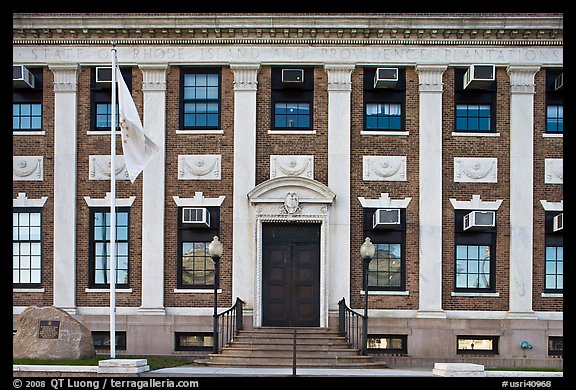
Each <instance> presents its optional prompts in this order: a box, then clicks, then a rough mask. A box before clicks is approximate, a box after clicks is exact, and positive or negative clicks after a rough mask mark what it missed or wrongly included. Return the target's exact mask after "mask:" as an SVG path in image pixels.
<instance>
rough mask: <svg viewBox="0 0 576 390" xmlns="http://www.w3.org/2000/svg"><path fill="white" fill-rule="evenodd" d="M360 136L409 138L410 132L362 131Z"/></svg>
mask: <svg viewBox="0 0 576 390" xmlns="http://www.w3.org/2000/svg"><path fill="white" fill-rule="evenodd" d="M360 135H389V136H408V135H410V132H409V131H390V130H362V131H360Z"/></svg>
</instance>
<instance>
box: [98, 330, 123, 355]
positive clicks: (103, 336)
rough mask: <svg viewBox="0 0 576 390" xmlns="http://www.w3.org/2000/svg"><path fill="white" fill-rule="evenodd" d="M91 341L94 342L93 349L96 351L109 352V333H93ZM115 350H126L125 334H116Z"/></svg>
mask: <svg viewBox="0 0 576 390" xmlns="http://www.w3.org/2000/svg"><path fill="white" fill-rule="evenodd" d="M92 341H93V342H94V349H95V350H96V351H109V350H110V332H109V331H93V332H92ZM116 349H117V350H119V351H125V350H126V332H116Z"/></svg>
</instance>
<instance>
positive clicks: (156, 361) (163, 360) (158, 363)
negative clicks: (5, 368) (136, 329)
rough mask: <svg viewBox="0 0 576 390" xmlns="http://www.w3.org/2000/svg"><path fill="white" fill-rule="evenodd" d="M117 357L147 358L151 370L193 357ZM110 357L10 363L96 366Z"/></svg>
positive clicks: (15, 361) (28, 360) (18, 360)
mask: <svg viewBox="0 0 576 390" xmlns="http://www.w3.org/2000/svg"><path fill="white" fill-rule="evenodd" d="M116 357H117V358H118V359H147V360H148V365H149V366H150V369H151V370H157V369H160V368H168V367H177V366H181V365H183V364H188V363H191V362H192V360H193V358H186V357H178V356H116ZM106 359H110V356H107V355H97V356H95V357H93V358H89V359H13V360H12V364H22V365H35V364H36V365H59V366H97V365H98V362H99V361H100V360H106Z"/></svg>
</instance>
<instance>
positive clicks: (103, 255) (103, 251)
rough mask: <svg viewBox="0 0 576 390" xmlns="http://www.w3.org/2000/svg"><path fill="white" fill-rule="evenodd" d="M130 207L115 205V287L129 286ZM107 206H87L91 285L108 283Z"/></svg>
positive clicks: (105, 285) (109, 276)
mask: <svg viewBox="0 0 576 390" xmlns="http://www.w3.org/2000/svg"><path fill="white" fill-rule="evenodd" d="M129 214H130V209H129V208H128V207H117V208H116V246H115V247H116V267H115V268H116V286H118V287H121V288H128V287H129V269H130V267H129V259H130V256H129V247H130V234H129V233H130V218H129ZM110 233H111V222H110V208H109V207H91V208H90V234H89V240H90V272H89V275H90V287H92V288H108V287H109V286H110V281H111V280H112V279H111V275H110V268H111V267H110Z"/></svg>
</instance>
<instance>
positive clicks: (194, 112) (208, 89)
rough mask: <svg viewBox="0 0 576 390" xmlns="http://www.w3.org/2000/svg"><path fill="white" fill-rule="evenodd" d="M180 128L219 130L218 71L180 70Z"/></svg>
mask: <svg viewBox="0 0 576 390" xmlns="http://www.w3.org/2000/svg"><path fill="white" fill-rule="evenodd" d="M180 75H181V81H180V85H181V96H182V98H181V99H180V113H181V114H180V128H182V129H219V128H220V83H221V81H220V69H189V68H183V69H182V70H181V73H180Z"/></svg>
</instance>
